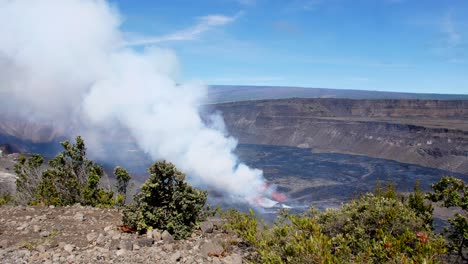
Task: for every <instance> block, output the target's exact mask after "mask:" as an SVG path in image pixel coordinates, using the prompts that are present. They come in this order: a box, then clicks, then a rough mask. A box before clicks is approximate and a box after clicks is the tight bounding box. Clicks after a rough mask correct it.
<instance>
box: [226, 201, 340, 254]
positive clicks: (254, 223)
mask: <svg viewBox="0 0 468 264" xmlns="http://www.w3.org/2000/svg"><path fill="white" fill-rule="evenodd" d="M223 217H224V218H226V219H227V220H228V224H227V227H228V228H229V229H231V230H234V231H235V232H236V233H237V235H239V236H240V237H241V238H242V239H244V240H245V241H246V242H248V243H249V244H250V246H252V247H253V248H254V249H255V250H256V253H257V254H253V255H252V257H251V260H252V261H254V262H256V263H340V261H339V258H338V256H335V255H333V254H332V250H331V246H332V243H331V240H330V238H329V237H328V236H326V235H324V234H323V233H322V232H321V229H320V225H319V224H318V223H317V222H316V221H315V219H312V218H308V217H306V216H300V215H290V214H287V213H284V214H282V215H280V218H279V219H278V221H277V222H275V224H274V225H273V226H272V227H268V225H266V224H265V223H263V222H261V221H259V219H258V217H257V216H256V215H255V214H254V212H253V211H252V210H251V211H250V214H243V213H240V212H239V211H236V210H230V211H228V212H226V213H224V214H223Z"/></svg>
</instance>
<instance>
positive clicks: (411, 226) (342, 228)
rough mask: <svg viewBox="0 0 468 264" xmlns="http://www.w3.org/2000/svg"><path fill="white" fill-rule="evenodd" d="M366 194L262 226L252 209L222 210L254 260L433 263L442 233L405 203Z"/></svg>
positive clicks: (441, 243)
mask: <svg viewBox="0 0 468 264" xmlns="http://www.w3.org/2000/svg"><path fill="white" fill-rule="evenodd" d="M391 197H394V198H388V197H383V196H374V195H372V194H368V195H364V196H362V197H360V198H359V199H356V200H353V201H351V202H350V203H348V204H344V205H343V207H342V208H341V209H333V210H331V209H330V210H327V211H325V212H317V211H313V210H312V211H310V212H308V213H306V214H303V215H290V214H288V213H284V214H282V215H281V216H280V217H279V219H278V220H277V221H276V222H275V223H274V224H273V226H271V227H268V226H267V225H265V224H263V223H262V222H260V221H259V220H258V218H257V217H256V216H255V214H254V213H253V212H251V213H250V214H242V213H239V212H237V211H229V212H228V213H225V214H224V217H225V218H227V220H228V228H229V229H231V230H234V231H235V232H236V233H237V234H238V235H239V236H240V237H241V238H242V239H244V240H245V241H246V242H248V243H249V244H250V245H251V246H252V247H253V248H254V249H255V251H256V254H254V255H253V257H252V259H251V260H252V261H254V262H258V263H435V262H437V261H439V258H440V257H441V256H442V255H443V254H444V253H445V252H446V250H445V247H444V239H443V238H442V237H440V236H436V235H434V234H433V233H432V231H431V229H430V228H428V226H426V225H424V219H422V218H421V217H419V216H418V215H417V214H416V213H415V212H414V211H413V210H412V209H411V208H409V206H408V205H407V204H405V203H403V202H402V201H401V200H399V199H397V196H394V195H391Z"/></svg>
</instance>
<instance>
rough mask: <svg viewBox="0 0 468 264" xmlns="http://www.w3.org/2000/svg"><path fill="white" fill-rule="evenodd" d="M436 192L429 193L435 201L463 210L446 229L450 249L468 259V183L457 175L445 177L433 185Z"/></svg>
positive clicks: (430, 197) (463, 258)
mask: <svg viewBox="0 0 468 264" xmlns="http://www.w3.org/2000/svg"><path fill="white" fill-rule="evenodd" d="M431 187H432V189H433V190H434V193H429V194H427V197H428V198H429V199H430V200H432V201H433V202H442V205H443V206H444V207H447V208H449V207H457V208H459V209H460V210H461V212H460V213H456V214H455V217H454V218H452V219H449V223H450V228H446V229H445V233H446V234H447V237H448V239H449V245H448V246H449V249H451V250H452V252H455V253H456V254H457V255H458V258H459V260H462V261H467V260H468V195H467V194H468V185H466V184H465V182H464V181H463V180H461V179H457V178H455V177H447V176H445V177H443V178H442V179H441V180H440V181H439V182H438V183H435V184H432V185H431Z"/></svg>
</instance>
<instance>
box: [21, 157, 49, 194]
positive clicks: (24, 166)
mask: <svg viewBox="0 0 468 264" xmlns="http://www.w3.org/2000/svg"><path fill="white" fill-rule="evenodd" d="M43 163H44V158H43V157H42V156H41V155H37V154H35V155H33V156H32V157H30V158H29V159H28V158H26V157H24V156H20V157H19V159H18V162H17V163H16V164H15V173H16V176H17V178H16V193H17V195H18V196H19V197H18V198H19V200H21V201H32V200H34V199H35V198H36V193H37V187H38V186H39V183H40V182H41V180H42V172H43V170H44V169H43V166H42V164H43Z"/></svg>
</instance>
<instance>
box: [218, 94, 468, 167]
mask: <svg viewBox="0 0 468 264" xmlns="http://www.w3.org/2000/svg"><path fill="white" fill-rule="evenodd" d="M210 108H212V109H211V111H220V112H221V113H223V117H224V120H225V122H226V127H227V130H228V131H229V132H230V133H231V134H232V135H233V136H234V137H236V138H237V139H239V143H241V144H261V145H277V146H294V147H301V148H308V149H313V150H314V151H316V152H332V153H348V154H358V155H365V156H369V157H374V158H383V159H389V160H395V161H399V162H404V163H412V164H418V165H421V166H426V167H432V168H438V169H444V170H449V171H454V172H460V173H464V174H467V173H468V100H453V101H448V100H352V99H335V98H316V99H282V100H260V101H243V102H233V103H223V104H214V105H211V106H210Z"/></svg>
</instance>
